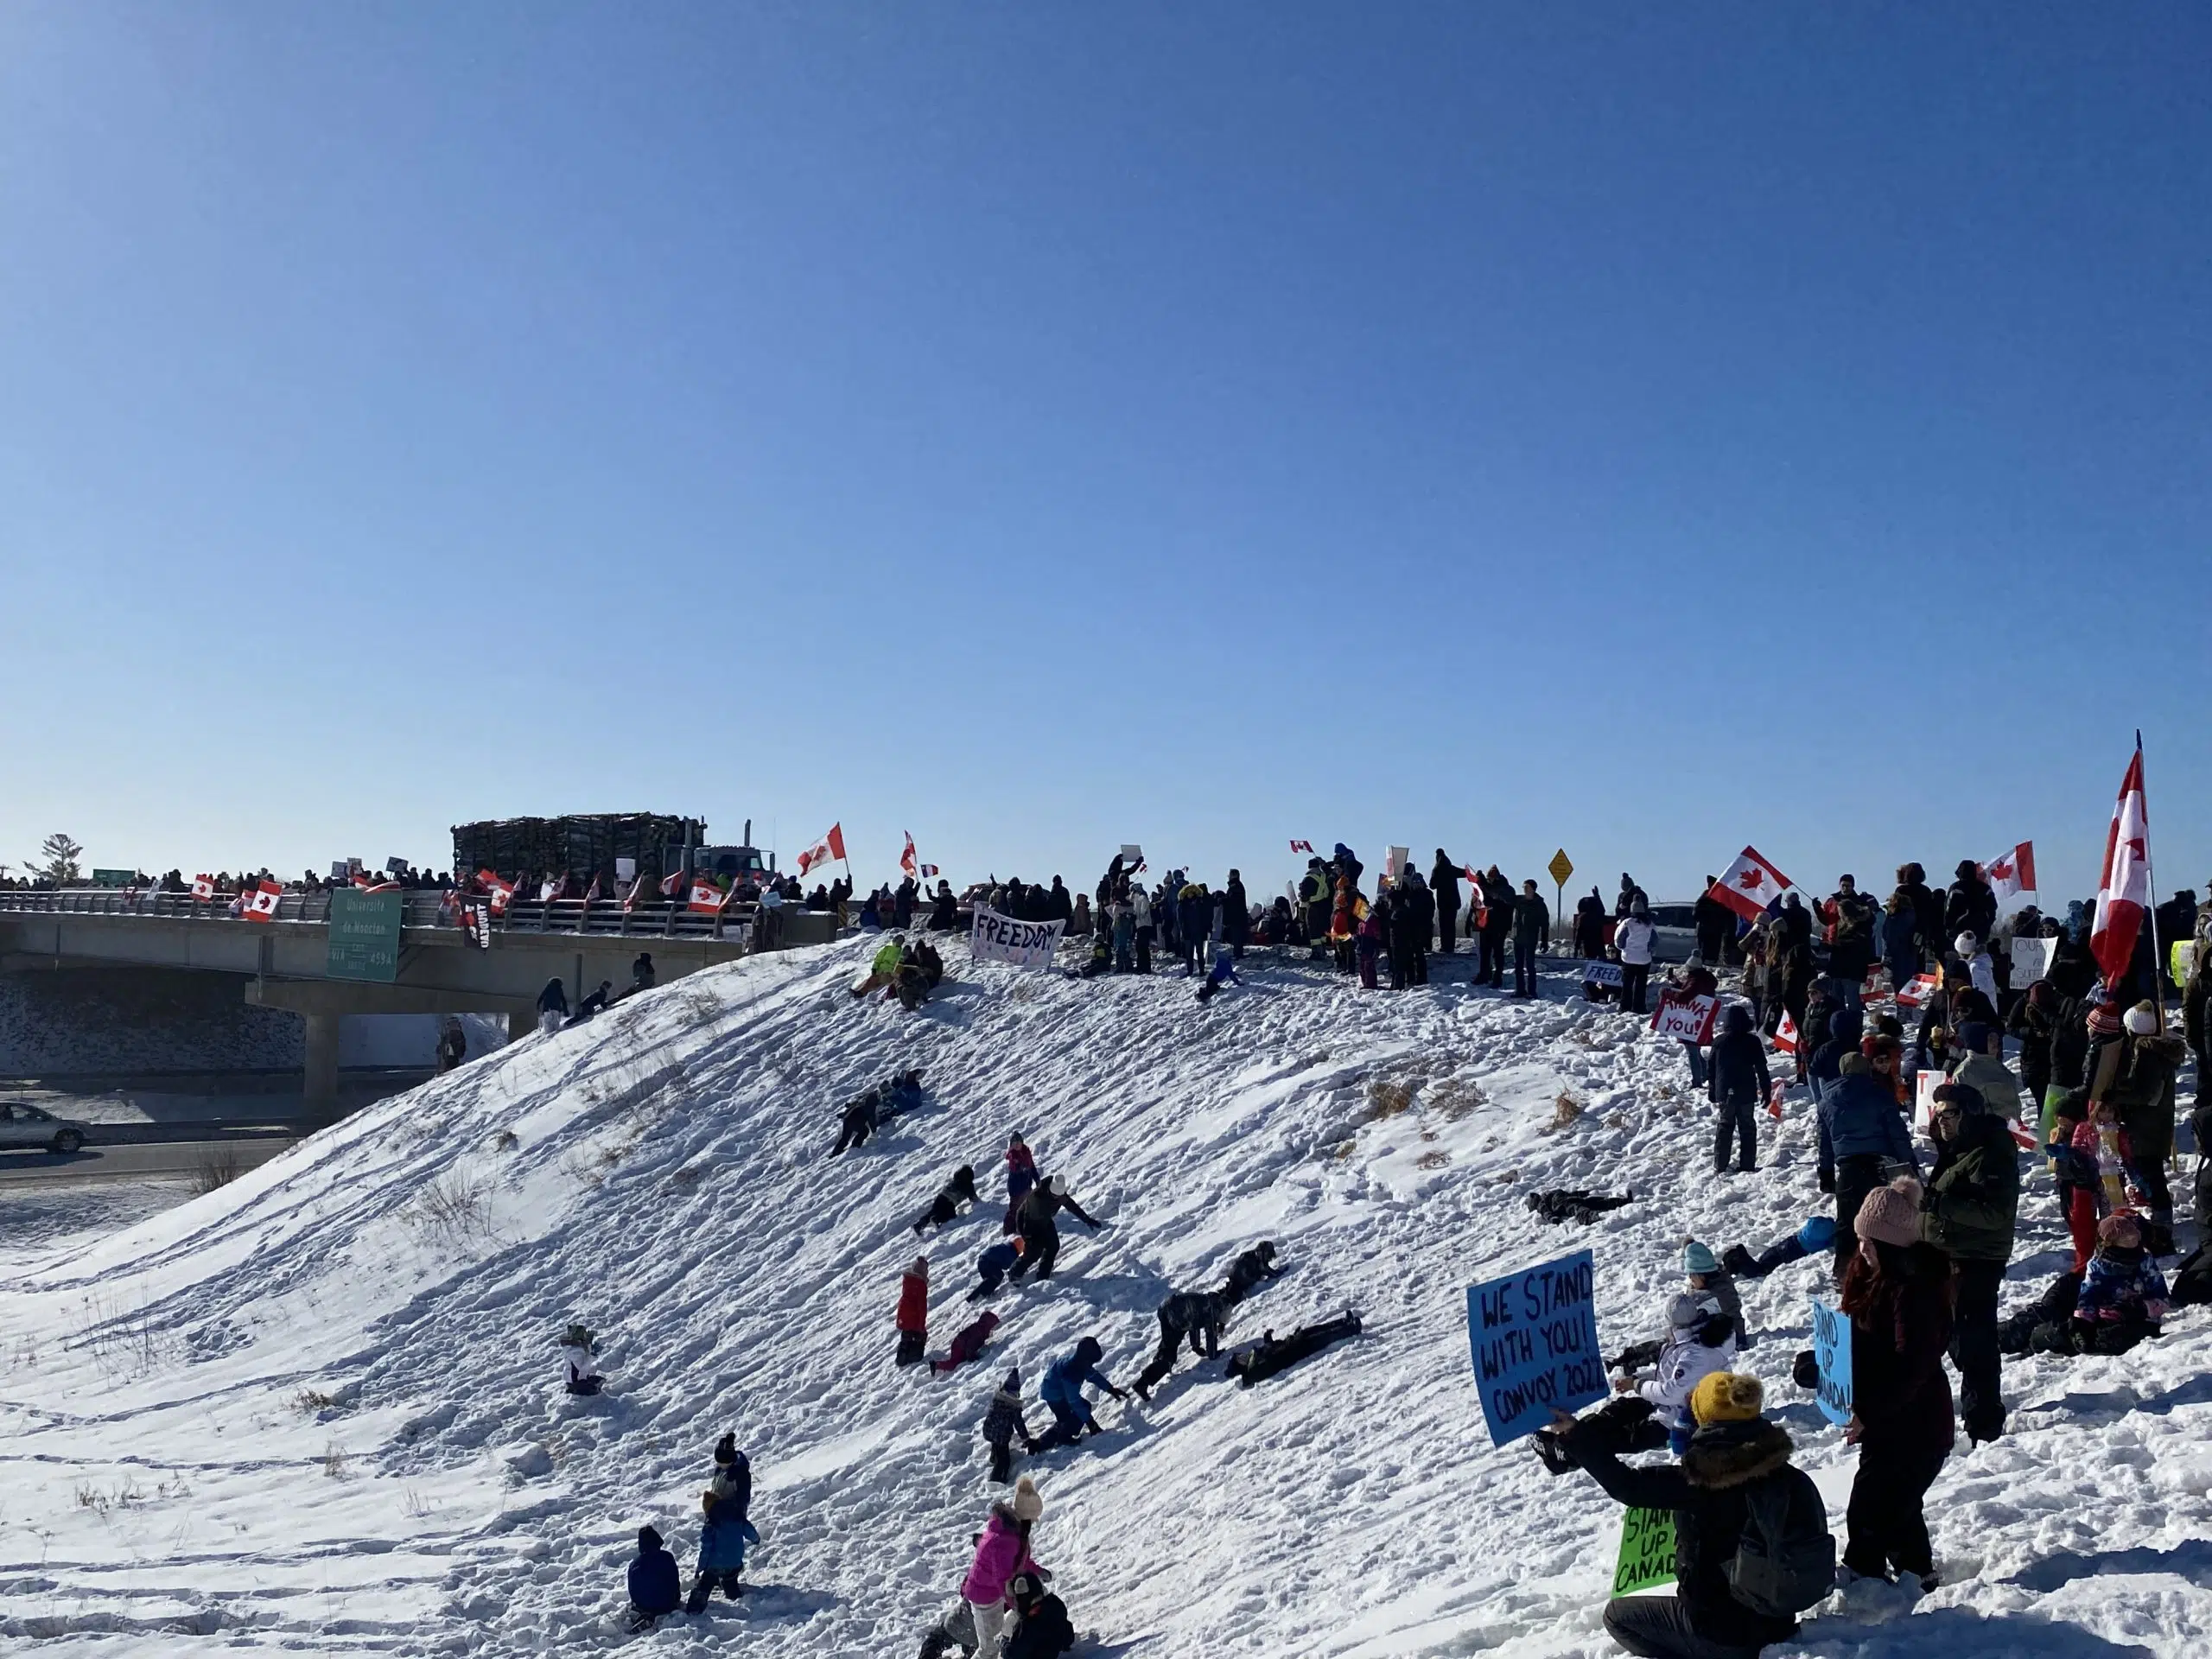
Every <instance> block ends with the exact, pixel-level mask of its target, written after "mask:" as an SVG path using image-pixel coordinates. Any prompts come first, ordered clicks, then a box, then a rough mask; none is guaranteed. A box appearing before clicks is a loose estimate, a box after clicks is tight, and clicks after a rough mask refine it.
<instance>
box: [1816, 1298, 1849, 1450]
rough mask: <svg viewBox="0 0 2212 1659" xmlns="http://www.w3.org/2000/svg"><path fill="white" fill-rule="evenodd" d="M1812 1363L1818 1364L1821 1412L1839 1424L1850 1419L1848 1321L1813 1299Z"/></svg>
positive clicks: (1832, 1308)
mask: <svg viewBox="0 0 2212 1659" xmlns="http://www.w3.org/2000/svg"><path fill="white" fill-rule="evenodd" d="M1813 1363H1815V1364H1816V1365H1818V1366H1819V1367H1820V1370H1821V1383H1820V1391H1819V1392H1820V1404H1821V1416H1823V1417H1825V1418H1827V1420H1828V1421H1830V1422H1832V1423H1835V1424H1838V1425H1840V1424H1844V1423H1847V1422H1849V1421H1851V1321H1850V1320H1849V1319H1846V1318H1845V1317H1844V1316H1843V1313H1841V1311H1840V1310H1839V1309H1837V1308H1834V1307H1831V1306H1828V1305H1827V1303H1826V1302H1824V1301H1822V1300H1821V1299H1820V1298H1819V1297H1817V1296H1815V1297H1814V1298H1813Z"/></svg>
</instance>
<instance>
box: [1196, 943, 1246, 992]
mask: <svg viewBox="0 0 2212 1659" xmlns="http://www.w3.org/2000/svg"><path fill="white" fill-rule="evenodd" d="M1242 984H1243V980H1241V979H1239V978H1237V977H1236V963H1234V962H1233V961H1232V960H1231V959H1230V952H1229V949H1228V947H1227V946H1226V945H1224V946H1223V947H1222V948H1221V949H1219V950H1216V951H1215V952H1214V953H1213V968H1212V970H1211V972H1209V973H1208V974H1207V975H1206V982H1205V984H1203V985H1201V986H1199V987H1198V1001H1201V1002H1211V1001H1213V999H1214V995H1215V993H1217V991H1219V990H1220V989H1221V988H1222V987H1223V986H1224V985H1242Z"/></svg>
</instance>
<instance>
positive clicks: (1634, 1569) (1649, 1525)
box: [1613, 1510, 1675, 1596]
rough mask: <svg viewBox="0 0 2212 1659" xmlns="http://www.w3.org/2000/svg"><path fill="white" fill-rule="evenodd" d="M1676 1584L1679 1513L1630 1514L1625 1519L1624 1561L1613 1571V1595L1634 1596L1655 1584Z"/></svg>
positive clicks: (1622, 1544)
mask: <svg viewBox="0 0 2212 1659" xmlns="http://www.w3.org/2000/svg"><path fill="white" fill-rule="evenodd" d="M1674 1581H1675V1512H1674V1511H1673V1510H1624V1511H1623V1513H1622V1515H1621V1554H1620V1560H1619V1561H1618V1563H1616V1564H1615V1566H1614V1567H1613V1593H1614V1594H1615V1595H1617V1596H1632V1595H1634V1594H1635V1593H1636V1592H1637V1591H1639V1590H1649V1588H1650V1587H1651V1586H1653V1585H1655V1584H1672V1583H1673V1582H1674Z"/></svg>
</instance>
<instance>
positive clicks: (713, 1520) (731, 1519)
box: [683, 1434, 760, 1613]
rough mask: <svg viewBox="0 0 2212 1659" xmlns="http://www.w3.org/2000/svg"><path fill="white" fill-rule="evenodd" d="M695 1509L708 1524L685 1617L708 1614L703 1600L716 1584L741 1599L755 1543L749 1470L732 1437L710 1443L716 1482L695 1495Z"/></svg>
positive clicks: (703, 1531) (749, 1464) (757, 1537)
mask: <svg viewBox="0 0 2212 1659" xmlns="http://www.w3.org/2000/svg"><path fill="white" fill-rule="evenodd" d="M699 1507H700V1508H701V1509H702V1510H703V1511H705V1514H706V1520H707V1524H706V1525H705V1526H704V1527H703V1528H702V1529H700V1533H699V1571H698V1575H697V1576H696V1578H694V1579H693V1580H691V1593H690V1596H689V1597H688V1598H687V1599H685V1601H684V1604H683V1610H684V1611H686V1612H689V1613H703V1612H704V1611H707V1598H708V1597H709V1596H710V1595H711V1594H713V1593H714V1589H715V1586H716V1585H720V1586H721V1589H722V1593H723V1594H724V1595H726V1596H728V1598H729V1599H731V1600H732V1601H735V1600H736V1599H738V1598H739V1597H740V1596H741V1595H743V1594H744V1593H745V1586H743V1585H742V1584H741V1583H739V1582H738V1575H739V1574H740V1573H742V1572H744V1570H745V1547H746V1546H747V1544H757V1543H759V1542H760V1534H759V1533H757V1532H755V1531H754V1530H753V1522H751V1521H750V1520H749V1519H747V1515H746V1511H747V1510H750V1509H751V1508H752V1507H753V1465H752V1462H751V1461H750V1460H749V1459H747V1457H746V1455H745V1453H744V1452H741V1451H739V1450H738V1449H737V1436H736V1435H734V1434H725V1435H723V1436H722V1437H721V1440H718V1441H717V1442H716V1443H715V1478H714V1479H713V1480H711V1481H709V1483H708V1484H707V1490H706V1491H703V1492H702V1493H701V1494H700V1495H699Z"/></svg>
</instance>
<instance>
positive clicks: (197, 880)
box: [192, 875, 215, 905]
mask: <svg viewBox="0 0 2212 1659" xmlns="http://www.w3.org/2000/svg"><path fill="white" fill-rule="evenodd" d="M214 896H215V878H214V877H213V876H212V875H195V876H194V877H193V878H192V897H193V899H194V902H196V903H199V904H203V905H204V904H206V903H207V901H208V900H209V899H213V897H214Z"/></svg>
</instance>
